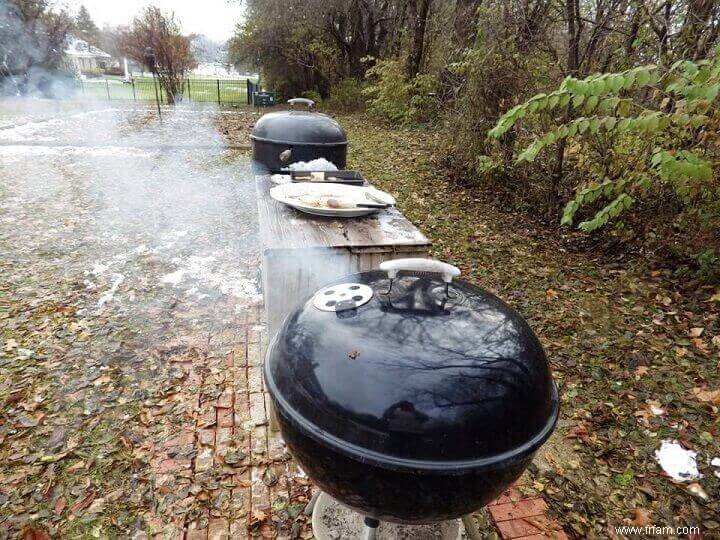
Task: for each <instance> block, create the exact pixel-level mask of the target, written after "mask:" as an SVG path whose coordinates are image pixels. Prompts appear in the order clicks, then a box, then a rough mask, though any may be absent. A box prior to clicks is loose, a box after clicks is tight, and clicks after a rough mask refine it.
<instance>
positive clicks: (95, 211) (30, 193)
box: [0, 99, 260, 313]
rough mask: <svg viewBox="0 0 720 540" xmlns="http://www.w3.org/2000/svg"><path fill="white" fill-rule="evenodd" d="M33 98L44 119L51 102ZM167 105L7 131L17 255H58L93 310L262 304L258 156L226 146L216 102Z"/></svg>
mask: <svg viewBox="0 0 720 540" xmlns="http://www.w3.org/2000/svg"><path fill="white" fill-rule="evenodd" d="M18 101H19V100H14V103H15V104H17V103H18ZM73 105H74V106H77V104H73ZM23 106H24V113H23V115H24V116H28V115H29V116H30V117H31V118H32V117H35V118H38V117H40V116H42V114H43V113H42V112H33V107H34V106H35V107H40V108H43V107H47V102H46V101H45V100H32V99H28V100H24V101H23ZM1 113H2V107H0V114H1ZM164 115H165V116H164V122H163V124H162V125H160V124H159V123H158V121H157V118H156V113H154V112H153V111H152V109H146V108H138V109H130V110H128V109H120V108H108V107H107V106H106V105H105V107H103V108H95V109H94V108H92V107H91V108H90V109H89V110H80V111H77V110H73V112H71V113H70V114H66V115H63V116H61V117H57V118H51V119H47V118H46V119H38V120H35V119H31V120H29V121H26V122H24V123H20V122H19V123H18V124H17V125H15V126H11V127H8V126H5V129H0V164H2V169H3V176H4V182H3V186H2V188H0V216H2V217H0V241H1V242H2V246H3V249H4V250H6V251H4V254H5V256H6V257H7V260H8V261H11V262H12V261H26V262H25V263H23V264H26V265H28V266H27V267H28V268H29V269H33V268H34V269H36V270H38V271H40V272H42V271H43V268H47V267H48V266H53V267H57V266H58V265H59V266H60V267H62V268H63V269H64V272H67V273H68V274H69V275H72V276H74V279H78V280H80V281H81V283H82V284H83V287H85V289H86V290H87V291H88V302H87V305H86V309H87V310H88V313H93V312H101V311H102V310H107V309H117V308H121V307H122V308H123V309H130V310H143V309H147V308H148V306H149V305H151V304H157V305H165V304H167V303H168V301H170V302H173V301H182V302H193V301H201V302H208V301H212V300H214V299H218V298H220V297H231V298H233V299H235V300H236V301H237V302H238V303H239V304H241V303H245V304H246V303H254V302H259V301H260V292H259V286H258V280H257V271H258V270H257V269H258V265H259V262H258V255H257V231H256V215H255V212H256V204H255V188H254V181H253V179H252V176H251V173H250V167H249V159H248V157H247V156H242V155H241V156H229V155H228V152H227V150H226V148H225V144H224V143H223V141H222V138H221V137H220V135H219V134H218V132H217V129H216V127H215V111H213V110H212V109H189V108H185V109H183V108H176V109H166V110H165V111H164ZM178 141H179V142H181V143H182V144H183V145H185V146H186V148H183V149H178V148H177V144H178ZM193 144H195V145H197V148H196V147H193V146H191V145H193ZM166 146H167V147H168V148H172V149H170V150H168V149H165V147H166ZM48 253H50V254H52V256H51V257H50V258H49V259H48V258H47V257H44V256H43V255H44V254H48ZM173 299H174V300H173Z"/></svg>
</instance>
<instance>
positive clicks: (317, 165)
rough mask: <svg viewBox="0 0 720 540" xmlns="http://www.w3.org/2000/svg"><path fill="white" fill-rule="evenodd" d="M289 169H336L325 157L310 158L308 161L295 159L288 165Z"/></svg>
mask: <svg viewBox="0 0 720 540" xmlns="http://www.w3.org/2000/svg"><path fill="white" fill-rule="evenodd" d="M288 169H290V170H291V171H337V170H338V168H337V167H336V166H335V164H334V163H332V162H331V161H328V160H327V159H325V158H318V159H312V160H310V161H296V162H295V163H291V164H290V165H288Z"/></svg>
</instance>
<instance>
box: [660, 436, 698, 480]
mask: <svg viewBox="0 0 720 540" xmlns="http://www.w3.org/2000/svg"><path fill="white" fill-rule="evenodd" d="M696 457H697V452H693V451H692V450H686V449H685V448H683V447H682V446H681V445H680V443H678V442H677V441H669V440H668V441H662V444H661V445H660V449H658V450H656V451H655V459H656V460H657V461H658V463H659V464H660V466H661V467H662V469H663V470H664V471H665V472H666V473H667V474H668V475H669V476H670V477H671V478H672V479H673V480H675V481H676V482H686V481H688V480H697V479H698V478H702V474H700V471H698V468H697V462H696V461H695V458H696Z"/></svg>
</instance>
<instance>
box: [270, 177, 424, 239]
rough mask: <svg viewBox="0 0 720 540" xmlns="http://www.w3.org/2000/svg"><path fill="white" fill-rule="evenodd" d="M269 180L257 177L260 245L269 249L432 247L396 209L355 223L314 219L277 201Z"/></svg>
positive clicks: (355, 220) (355, 219)
mask: <svg viewBox="0 0 720 540" xmlns="http://www.w3.org/2000/svg"><path fill="white" fill-rule="evenodd" d="M270 187H272V183H271V182H270V180H269V179H268V177H266V176H259V177H257V193H258V214H259V215H258V217H259V221H260V242H261V247H262V249H263V250H267V249H304V248H333V247H354V248H362V247H374V246H429V245H430V241H429V240H428V239H427V238H426V237H425V235H423V234H422V233H421V232H420V231H419V230H418V229H417V228H416V227H415V226H414V225H413V224H412V223H410V222H409V221H408V220H407V219H406V218H405V217H404V216H403V215H402V214H401V213H400V211H399V210H397V209H396V208H390V209H387V210H381V211H380V212H377V213H376V214H373V215H370V216H367V217H364V218H354V219H332V218H326V217H319V216H311V215H308V214H303V213H302V212H299V211H297V210H294V209H292V208H290V207H288V206H286V205H284V204H280V203H278V202H276V201H274V200H273V199H272V198H271V197H270V195H269V190H270Z"/></svg>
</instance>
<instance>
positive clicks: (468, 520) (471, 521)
mask: <svg viewBox="0 0 720 540" xmlns="http://www.w3.org/2000/svg"><path fill="white" fill-rule="evenodd" d="M461 519H462V522H463V525H464V526H465V532H466V533H467V537H468V538H469V539H470V540H481V538H482V537H481V536H480V531H479V530H478V526H477V523H475V518H474V517H473V516H472V514H465V515H464V516H463V517H462V518H461Z"/></svg>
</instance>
